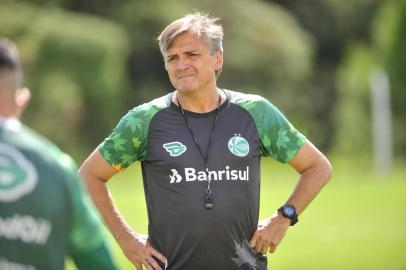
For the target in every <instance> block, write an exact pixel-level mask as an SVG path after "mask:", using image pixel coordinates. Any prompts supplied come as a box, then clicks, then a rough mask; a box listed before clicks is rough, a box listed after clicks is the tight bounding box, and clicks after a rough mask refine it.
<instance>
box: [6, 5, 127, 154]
mask: <svg viewBox="0 0 406 270" xmlns="http://www.w3.org/2000/svg"><path fill="white" fill-rule="evenodd" d="M1 7H2V8H1V9H0V35H2V36H6V37H9V38H11V39H13V40H14V41H16V42H17V44H18V46H19V47H20V49H21V52H22V58H23V60H24V67H25V75H26V80H25V83H26V85H27V86H28V87H30V88H31V90H32V92H33V99H32V102H31V104H30V106H29V108H28V110H27V112H26V113H25V115H24V118H25V121H26V122H27V123H28V124H29V125H31V126H33V127H35V128H36V129H37V130H39V131H40V132H42V133H43V134H45V135H47V136H49V137H51V138H53V139H54V140H55V141H56V142H57V143H58V144H60V145H62V146H64V147H66V148H67V149H71V151H74V152H75V153H76V155H77V156H84V155H85V154H88V152H89V151H90V149H91V148H94V147H95V145H94V144H95V142H99V141H101V140H102V138H103V137H105V136H106V132H107V130H110V129H111V127H112V126H113V125H114V123H115V122H116V121H117V120H118V118H119V115H121V114H122V113H123V112H124V111H125V108H122V107H121V104H122V103H123V101H122V100H123V96H122V94H123V93H124V90H125V89H126V88H127V78H126V76H125V60H126V57H127V51H128V43H127V42H128V41H127V39H126V37H125V35H124V32H123V31H122V29H121V28H120V27H119V26H117V25H115V24H113V23H111V22H107V21H105V20H102V19H100V18H95V17H92V16H89V15H83V14H75V13H72V12H67V11H63V10H60V9H41V8H39V7H36V6H33V5H30V4H16V3H9V4H4V3H3V4H2V5H1ZM16 14H18V16H17V15H16Z"/></svg>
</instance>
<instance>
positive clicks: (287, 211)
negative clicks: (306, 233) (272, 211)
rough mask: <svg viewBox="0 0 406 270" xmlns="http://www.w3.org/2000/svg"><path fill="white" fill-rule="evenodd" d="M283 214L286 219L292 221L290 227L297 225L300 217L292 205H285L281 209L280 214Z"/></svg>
mask: <svg viewBox="0 0 406 270" xmlns="http://www.w3.org/2000/svg"><path fill="white" fill-rule="evenodd" d="M279 213H280V214H281V215H282V216H283V217H284V218H286V219H289V220H290V226H293V225H295V224H296V223H297V222H298V221H299V218H298V215H297V212H296V208H295V207H294V206H293V205H291V204H285V205H282V206H281V207H279V209H278V214H279Z"/></svg>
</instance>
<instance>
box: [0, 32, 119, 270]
mask: <svg viewBox="0 0 406 270" xmlns="http://www.w3.org/2000/svg"><path fill="white" fill-rule="evenodd" d="M21 79H22V71H21V66H20V61H19V57H18V52H17V49H16V47H15V45H14V44H13V43H12V42H11V41H9V40H7V39H5V38H0V269H27V270H28V269H29V270H35V269H38V270H40V269H41V270H47V269H48V270H57V269H64V262H65V258H66V257H67V256H70V257H71V258H72V259H73V261H74V262H75V264H76V266H77V268H78V269H86V270H89V269H106V270H114V269H116V267H115V265H114V264H113V261H112V258H111V256H110V254H109V251H108V250H107V247H106V241H105V239H104V235H103V234H102V232H101V228H102V227H101V224H100V221H99V219H98V217H97V215H96V212H95V211H94V209H92V208H91V206H90V203H91V202H90V200H89V198H88V196H87V195H85V193H84V190H83V187H82V184H81V182H80V179H78V177H77V174H76V166H75V164H74V162H73V160H72V159H71V158H70V157H69V156H68V155H66V154H64V153H63V152H61V151H60V150H59V149H58V148H57V147H56V146H55V145H54V144H52V143H51V142H49V141H48V140H46V139H45V138H43V137H41V136H40V135H38V134H36V133H35V132H34V131H32V130H30V129H28V128H27V127H25V126H24V125H22V124H21V123H20V122H19V121H18V116H19V115H20V113H21V112H22V109H23V108H24V107H25V105H26V104H27V103H28V101H29V98H30V92H29V90H28V89H25V88H22V89H20V88H19V85H20V83H21Z"/></svg>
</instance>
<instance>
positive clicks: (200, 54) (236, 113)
mask: <svg viewBox="0 0 406 270" xmlns="http://www.w3.org/2000/svg"><path fill="white" fill-rule="evenodd" d="M222 39H223V31H222V27H221V26H220V25H218V24H216V20H215V19H211V18H209V17H208V16H206V15H202V14H200V13H195V14H188V15H186V16H184V17H183V18H180V19H178V20H176V21H174V22H172V23H171V24H170V25H168V26H167V27H166V28H165V29H164V30H163V32H162V33H161V34H160V36H159V38H158V40H159V45H160V49H161V52H162V55H163V57H164V61H165V68H166V70H167V72H168V75H169V78H170V80H171V83H172V85H173V86H174V88H175V91H174V92H172V93H170V94H168V95H166V96H164V97H161V98H158V99H155V100H153V101H151V102H149V103H146V104H143V105H140V106H138V107H135V108H134V109H132V110H130V111H129V112H128V113H127V114H126V115H125V116H124V117H123V118H122V119H121V121H120V122H119V123H118V125H117V127H116V128H115V129H114V130H113V132H112V133H111V135H110V136H109V137H107V138H106V139H105V141H104V142H103V143H102V144H101V145H100V146H99V147H98V148H97V149H96V150H95V151H94V152H93V153H92V154H91V155H90V157H89V158H88V159H87V160H86V161H85V163H84V164H83V165H82V167H81V169H80V173H81V175H82V176H83V177H84V178H85V179H86V181H87V184H88V188H89V190H90V193H91V195H92V197H93V200H94V201H95V203H96V205H97V206H98V208H99V210H100V211H101V213H102V215H103V217H104V220H105V222H106V224H107V226H108V227H109V229H110V231H111V232H112V234H113V235H114V237H115V238H116V240H117V242H118V243H119V245H120V246H121V248H122V249H123V251H124V253H125V254H126V256H127V257H128V258H129V259H130V260H131V261H132V262H133V264H134V265H135V267H136V268H137V269H138V270H141V269H142V268H141V267H142V266H141V265H144V266H145V267H146V268H147V269H155V270H157V269H163V268H165V269H170V270H178V269H180V270H183V269H187V270H200V269H201V270H204V269H210V270H232V269H258V270H263V269H267V260H266V256H265V255H266V254H267V252H274V251H275V249H276V247H277V245H278V244H279V243H280V242H281V240H282V239H283V237H284V235H285V233H286V231H287V229H288V228H289V226H291V225H294V224H295V223H296V222H297V221H298V215H299V214H300V213H302V211H303V210H304V209H305V208H306V206H307V205H308V204H309V203H310V202H311V201H312V200H313V199H314V197H315V196H316V195H317V194H318V192H319V191H320V190H321V189H322V187H323V186H324V185H325V184H326V182H327V181H328V179H329V178H330V176H331V172H332V169H331V166H330V163H329V161H328V160H327V159H326V157H325V156H324V155H323V154H322V153H320V151H318V150H317V148H316V147H314V146H313V145H312V144H311V143H310V142H309V141H308V140H307V139H306V138H305V137H304V136H303V135H302V134H300V133H299V132H298V131H297V130H296V129H294V127H293V126H292V125H291V124H290V123H289V122H288V120H287V119H286V118H285V117H284V116H283V115H282V113H281V112H280V111H279V110H278V109H277V108H276V107H275V106H273V105H272V104H271V103H270V102H269V101H268V100H266V99H264V98H262V97H260V96H254V95H247V94H242V93H238V92H234V91H230V90H224V89H220V88H218V87H217V84H216V79H217V77H218V76H219V74H220V72H221V69H222V66H223V47H222ZM261 156H271V157H273V158H275V159H277V160H279V161H281V162H284V163H288V164H290V165H291V166H292V167H293V168H294V169H296V170H297V171H298V172H299V174H300V178H299V181H298V184H297V187H296V189H295V190H294V191H293V193H292V195H291V196H290V198H288V199H287V201H286V202H285V203H282V202H281V208H279V209H278V210H277V211H276V212H275V213H274V214H273V215H272V216H271V217H270V218H268V219H267V220H265V221H264V222H263V223H261V225H258V215H259V191H260V190H259V187H260V158H261ZM136 160H140V161H141V164H142V175H143V181H144V189H145V197H146V202H147V208H148V219H149V227H148V232H149V235H148V238H147V239H145V238H143V237H141V236H140V235H139V234H137V233H135V232H133V231H132V230H131V228H130V227H129V226H128V225H127V224H126V222H125V221H124V219H123V217H122V216H121V215H120V214H119V212H118V210H117V208H116V207H115V205H114V203H113V200H112V198H111V196H110V193H109V191H108V189H107V187H106V182H107V181H108V180H109V179H110V178H111V177H112V176H113V175H114V174H116V173H117V172H118V171H121V170H124V169H125V168H127V167H128V166H129V165H130V164H131V163H133V162H134V161H136Z"/></svg>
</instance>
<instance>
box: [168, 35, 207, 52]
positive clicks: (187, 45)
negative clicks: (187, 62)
mask: <svg viewBox="0 0 406 270" xmlns="http://www.w3.org/2000/svg"><path fill="white" fill-rule="evenodd" d="M205 47H206V48H207V45H206V43H205V42H204V40H203V39H202V38H199V37H198V36H197V35H196V34H191V33H189V32H185V33H182V34H180V35H178V36H177V37H176V38H175V39H174V40H173V41H172V43H171V45H170V46H169V47H168V49H167V52H166V53H167V54H172V53H176V52H177V51H178V50H180V51H181V52H189V51H196V50H201V49H204V48H205Z"/></svg>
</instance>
